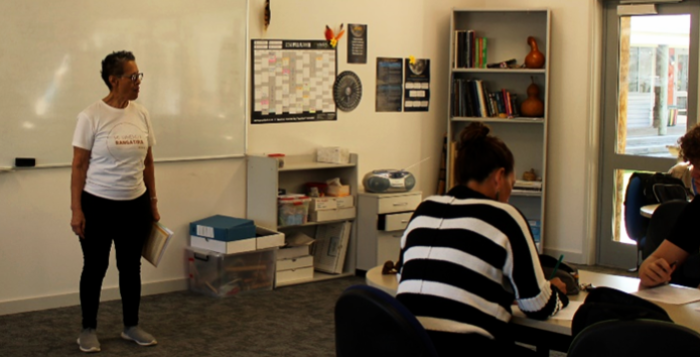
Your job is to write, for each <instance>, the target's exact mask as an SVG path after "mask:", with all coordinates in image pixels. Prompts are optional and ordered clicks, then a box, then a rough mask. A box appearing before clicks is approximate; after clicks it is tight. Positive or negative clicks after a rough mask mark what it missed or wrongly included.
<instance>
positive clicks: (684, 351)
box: [567, 320, 700, 357]
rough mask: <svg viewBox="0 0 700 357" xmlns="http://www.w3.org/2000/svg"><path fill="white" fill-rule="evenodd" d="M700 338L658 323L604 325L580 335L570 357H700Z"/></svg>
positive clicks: (632, 322) (686, 331) (686, 329)
mask: <svg viewBox="0 0 700 357" xmlns="http://www.w3.org/2000/svg"><path fill="white" fill-rule="evenodd" d="M698 351H700V334H698V333H697V332H695V331H693V330H691V329H689V328H687V327H684V326H680V325H676V324H674V323H670V322H665V321H656V320H629V321H619V320H613V321H603V322H599V323H596V324H593V325H591V326H589V327H587V328H586V329H584V330H583V331H581V333H579V334H578V335H577V336H576V337H575V338H574V341H573V342H572V343H571V346H570V347H569V352H568V354H567V356H568V357H590V356H596V357H626V356H634V357H659V356H697V354H698Z"/></svg>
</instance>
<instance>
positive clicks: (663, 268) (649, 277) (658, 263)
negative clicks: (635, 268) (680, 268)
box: [639, 256, 676, 287]
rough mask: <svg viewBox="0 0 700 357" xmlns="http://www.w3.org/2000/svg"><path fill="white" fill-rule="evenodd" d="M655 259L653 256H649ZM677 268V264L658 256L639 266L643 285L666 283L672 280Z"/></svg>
mask: <svg viewBox="0 0 700 357" xmlns="http://www.w3.org/2000/svg"><path fill="white" fill-rule="evenodd" d="M648 259H654V257H653V256H651V257H649V258H647V260H648ZM674 270H676V267H675V264H673V266H672V264H669V263H668V262H667V261H666V260H665V259H663V258H658V259H655V260H651V261H645V262H644V264H642V266H641V267H639V279H640V280H641V285H642V286H643V287H652V286H656V285H660V284H665V283H668V282H669V281H671V274H672V273H673V271H674Z"/></svg>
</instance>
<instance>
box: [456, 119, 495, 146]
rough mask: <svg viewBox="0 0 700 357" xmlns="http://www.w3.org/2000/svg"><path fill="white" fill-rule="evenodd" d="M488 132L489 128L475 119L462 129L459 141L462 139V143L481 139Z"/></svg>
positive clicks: (465, 143)
mask: <svg viewBox="0 0 700 357" xmlns="http://www.w3.org/2000/svg"><path fill="white" fill-rule="evenodd" d="M489 132H491V128H489V127H488V126H486V125H484V123H482V122H478V121H475V122H472V123H470V124H469V125H468V126H467V127H466V128H464V130H462V133H461V134H460V141H462V144H463V145H468V144H469V143H472V142H478V141H483V140H484V139H486V137H487V136H488V135H489Z"/></svg>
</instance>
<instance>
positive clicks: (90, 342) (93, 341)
mask: <svg viewBox="0 0 700 357" xmlns="http://www.w3.org/2000/svg"><path fill="white" fill-rule="evenodd" d="M78 345H79V346H80V350H81V351H83V352H100V341H98V340H97V331H95V329H94V328H86V329H83V331H81V332H80V337H78Z"/></svg>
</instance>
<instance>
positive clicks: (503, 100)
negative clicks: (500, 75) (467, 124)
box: [450, 78, 519, 119]
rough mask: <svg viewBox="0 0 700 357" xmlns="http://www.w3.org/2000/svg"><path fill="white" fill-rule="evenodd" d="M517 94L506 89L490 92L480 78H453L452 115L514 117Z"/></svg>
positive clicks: (516, 110)
mask: <svg viewBox="0 0 700 357" xmlns="http://www.w3.org/2000/svg"><path fill="white" fill-rule="evenodd" d="M516 98H517V95H516V94H513V93H510V92H509V91H508V90H506V89H501V90H497V91H495V92H491V91H490V90H489V89H488V87H487V84H486V83H485V82H484V81H482V80H480V79H464V78H454V79H453V85H452V93H451V98H450V102H451V103H452V117H457V118H458V117H468V118H494V117H498V118H510V119H512V118H516V117H518V116H519V111H518V108H517V99H516Z"/></svg>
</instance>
